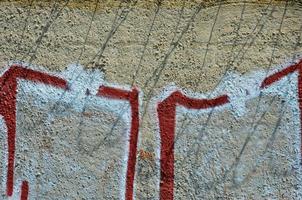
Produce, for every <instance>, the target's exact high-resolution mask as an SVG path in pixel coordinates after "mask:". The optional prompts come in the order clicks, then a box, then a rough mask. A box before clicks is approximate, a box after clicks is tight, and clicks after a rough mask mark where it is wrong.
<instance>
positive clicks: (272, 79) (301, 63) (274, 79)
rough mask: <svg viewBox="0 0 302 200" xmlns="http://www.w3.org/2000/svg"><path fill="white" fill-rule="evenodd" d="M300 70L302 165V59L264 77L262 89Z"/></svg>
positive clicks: (299, 96)
mask: <svg viewBox="0 0 302 200" xmlns="http://www.w3.org/2000/svg"><path fill="white" fill-rule="evenodd" d="M296 71H297V72H298V83H297V84H298V103H299V111H300V138H301V139H300V140H301V143H300V145H301V146H300V154H301V161H300V163H301V165H302V60H300V61H299V62H297V63H296V64H293V65H291V66H289V67H287V68H285V69H283V70H281V71H279V72H276V73H274V74H272V75H270V76H268V77H266V78H265V79H264V81H263V82H262V83H261V89H264V88H267V87H269V86H270V85H271V84H273V83H275V82H277V81H279V80H280V79H282V78H283V77H285V76H287V75H289V74H291V73H294V72H296Z"/></svg>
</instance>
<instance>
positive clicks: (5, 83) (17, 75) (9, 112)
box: [0, 65, 67, 198]
mask: <svg viewBox="0 0 302 200" xmlns="http://www.w3.org/2000/svg"><path fill="white" fill-rule="evenodd" d="M18 79H25V80H30V81H33V82H39V83H44V84H48V85H52V86H55V87H58V88H62V89H67V82H66V81H65V80H64V79H62V78H58V77H56V76H52V75H48V74H46V73H43V72H38V71H35V70H32V69H27V68H25V67H23V66H21V65H12V66H11V67H10V68H9V69H8V70H7V71H6V72H5V73H4V74H3V76H2V77H0V114H1V115H2V116H3V118H4V120H5V123H6V126H7V140H8V141H7V143H8V167H7V182H6V194H7V196H12V194H13V185H14V163H15V141H16V98H17V93H18V88H17V87H18ZM26 188H28V183H24V184H23V185H22V190H23V189H24V195H23V196H25V193H26ZM24 198H25V197H24Z"/></svg>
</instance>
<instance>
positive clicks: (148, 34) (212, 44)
mask: <svg viewBox="0 0 302 200" xmlns="http://www.w3.org/2000/svg"><path fill="white" fill-rule="evenodd" d="M301 13H302V4H301V2H299V1H289V2H287V3H286V2H285V1H278V2H275V1H270V2H269V1H250V2H245V3H244V2H243V1H242V2H241V1H223V2H215V1H211V2H210V1H209V2H201V3H200V2H193V1H192V2H185V3H183V2H179V1H166V2H163V3H161V4H157V3H156V2H152V1H146V2H137V3H136V2H134V1H129V2H128V1H125V2H122V3H120V2H119V1H106V2H103V1H100V2H99V3H98V4H95V3H94V2H90V1H89V2H88V1H87V2H86V3H85V2H81V1H70V2H68V3H67V4H65V2H64V1H58V2H55V1H47V2H42V1H28V2H27V1H1V2H0V49H1V50H0V63H1V65H2V66H3V69H2V71H4V70H5V66H7V65H8V63H9V62H13V61H22V62H26V63H30V64H33V65H34V66H33V67H32V68H34V69H40V70H42V71H44V72H52V73H55V74H57V75H60V76H61V77H64V78H66V79H67V80H68V81H69V83H70V86H71V88H72V89H73V91H74V93H73V95H74V96H72V95H71V94H70V95H71V96H68V95H69V94H66V95H65V94H64V95H63V98H61V99H60V101H59V103H58V105H57V106H55V107H54V105H53V104H54V102H57V101H56V99H57V98H58V96H60V95H58V94H56V92H55V91H54V90H53V89H52V91H54V93H53V94H52V93H50V94H46V93H43V91H45V88H44V87H43V86H37V85H34V86H31V85H32V84H33V83H27V82H26V81H25V82H24V81H23V82H20V86H21V87H20V89H19V93H18V104H17V130H18V131H17V154H16V157H17V158H19V159H17V163H16V191H17V190H18V189H19V188H20V181H21V180H23V179H24V178H26V179H27V180H29V183H30V193H29V199H123V198H124V196H123V192H124V184H123V183H124V178H125V177H123V174H124V173H123V171H125V159H126V158H125V157H126V155H127V153H126V152H127V138H126V137H127V133H128V132H127V131H128V129H129V116H128V115H129V111H128V110H129V109H128V106H129V105H125V103H124V104H123V103H121V102H117V103H116V102H114V101H112V100H110V101H108V104H106V100H105V99H103V100H100V99H99V100H94V99H86V96H85V91H86V88H92V91H94V92H93V93H94V94H95V91H96V90H97V88H98V86H99V85H101V84H102V83H104V80H105V81H106V82H107V83H110V84H115V85H117V86H119V87H124V86H125V87H127V88H131V86H132V85H135V86H137V87H138V88H139V89H140V95H141V106H140V108H141V110H140V114H141V125H140V136H139V147H138V153H137V159H138V160H137V165H136V176H135V189H134V192H135V197H136V199H158V198H159V133H158V131H159V130H158V121H157V118H156V102H157V100H158V99H162V98H163V97H164V96H165V95H164V94H165V92H163V91H165V90H167V91H170V90H171V88H174V87H175V86H177V88H181V89H183V90H185V91H187V92H188V93H189V94H191V96H194V97H214V96H215V95H219V94H222V93H223V92H228V93H230V94H231V97H232V98H231V100H232V101H231V105H232V106H231V107H223V108H220V109H218V110H215V111H214V112H213V114H211V120H209V121H207V118H208V115H209V111H196V112H194V111H192V112H188V110H187V109H182V108H178V110H177V125H176V135H177V137H179V139H177V141H176V142H175V160H176V162H175V187H174V189H175V191H174V195H175V199H219V198H221V199H224V198H225V199H301V198H302V194H301V190H302V188H301V166H300V165H299V163H300V159H301V158H300V151H301V150H300V149H299V146H300V132H299V130H300V124H299V120H298V119H299V117H297V116H298V112H299V111H298V110H297V104H296V102H297V97H296V96H294V95H293V94H295V95H296V93H295V91H297V88H296V85H295V84H285V85H290V86H291V87H290V88H287V89H284V88H283V89H280V88H279V89H278V88H277V89H276V88H275V89H272V92H269V91H268V92H267V93H265V94H264V96H262V97H260V98H259V97H258V96H259V91H257V90H256V89H255V88H256V87H254V85H255V84H256V85H257V84H258V85H259V84H260V82H261V80H262V79H263V78H264V77H266V75H268V74H269V73H271V72H272V70H273V69H278V68H279V69H281V68H284V66H279V65H280V64H282V63H286V62H290V61H291V60H292V59H293V58H295V57H297V55H299V54H301V52H302V42H301V31H302V24H301V19H302V18H301ZM70 64H81V65H82V66H83V67H84V68H85V69H92V70H91V71H88V72H85V71H83V70H81V69H80V68H78V67H76V65H72V67H70V68H68V69H67V67H68V66H69V65H70ZM39 66H43V67H39ZM268 69H270V70H268ZM99 71H101V72H99ZM295 76H296V75H293V77H292V78H293V79H296V77H295ZM240 77H241V78H240ZM295 83H296V82H295ZM258 85H257V86H258ZM227 86H232V87H227ZM43 88H44V89H43ZM224 88H228V89H224ZM287 91H291V92H289V93H288V92H287ZM39 93H40V95H38V94H39ZM41 93H42V94H41ZM167 93H169V92H167ZM198 94H203V95H201V96H199V95H198ZM243 94H251V95H247V96H248V98H245V96H244V95H243ZM276 94H278V96H276ZM282 95H283V96H282ZM104 102H105V103H104ZM84 104H85V106H84ZM106 105H107V106H106ZM259 105H260V106H259ZM118 106H122V107H118ZM83 107H85V109H87V110H85V112H83ZM86 107H87V108H86ZM124 110H125V111H124ZM121 111H122V112H121ZM121 113H123V115H125V117H124V118H123V119H119V120H118V124H117V125H116V126H115V127H114V129H113V130H114V131H112V126H113V124H114V123H113V122H114V121H116V119H117V118H119V117H118V116H119V115H121ZM280 113H281V114H280ZM262 114H263V116H262ZM261 116H262V117H261ZM281 116H282V117H281ZM258 118H259V120H258ZM260 118H261V119H260ZM205 122H206V126H204V124H205ZM276 124H278V127H277V129H276V130H275V127H276ZM255 126H256V128H255V130H254V131H253V130H251V129H253V128H254V127H255ZM108 132H110V133H112V135H110V137H109V138H108V139H106V140H105V139H104V135H106V134H107V133H108ZM248 135H250V137H249V136H248ZM122 136H125V137H122ZM5 137H6V135H5V126H2V129H1V145H2V147H1V152H3V153H1V158H3V162H1V169H2V170H1V176H2V179H3V181H2V182H3V183H2V185H3V187H2V188H1V190H0V191H1V195H2V198H4V199H6V198H7V197H6V196H5V173H6V171H5V167H6V166H5V160H6V158H5V156H6V154H5V152H6V146H5ZM247 138H249V142H248V143H247V145H246V147H245V150H244V151H243V153H242V154H240V151H241V149H242V148H243V147H244V146H245V145H244V144H245V142H246V141H247ZM95 146H98V148H95ZM239 155H241V158H240V160H238V161H236V158H237V157H238V156H239ZM18 181H19V182H18ZM18 195H19V193H16V196H14V197H13V198H15V199H19V197H18Z"/></svg>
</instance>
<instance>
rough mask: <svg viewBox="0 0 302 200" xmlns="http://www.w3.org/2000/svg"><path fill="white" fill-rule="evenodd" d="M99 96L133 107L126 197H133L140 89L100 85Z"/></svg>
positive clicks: (128, 198)
mask: <svg viewBox="0 0 302 200" xmlns="http://www.w3.org/2000/svg"><path fill="white" fill-rule="evenodd" d="M97 95H98V96H104V97H107V98H112V99H120V100H127V101H129V103H130V107H131V128H130V141H129V155H128V163H127V174H126V191H125V199H126V200H132V199H133V184H134V175H135V165H136V153H137V142H138V132H139V108H138V107H139V102H138V98H139V96H138V90H137V89H136V88H133V89H132V91H127V90H121V89H117V88H112V87H106V86H100V88H99V91H98V93H97Z"/></svg>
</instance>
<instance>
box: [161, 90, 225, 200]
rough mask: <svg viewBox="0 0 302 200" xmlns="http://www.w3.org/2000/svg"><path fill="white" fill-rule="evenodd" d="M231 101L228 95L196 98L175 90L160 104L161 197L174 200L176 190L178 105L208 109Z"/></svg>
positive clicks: (162, 199) (163, 199)
mask: <svg viewBox="0 0 302 200" xmlns="http://www.w3.org/2000/svg"><path fill="white" fill-rule="evenodd" d="M226 103H229V100H228V96H227V95H223V96H220V97H217V98H215V99H194V98H189V97H187V96H185V95H184V94H182V93H181V92H180V91H175V92H173V93H172V94H171V95H170V96H169V97H168V98H166V99H165V100H163V101H162V102H160V103H159V104H158V107H157V114H158V119H159V128H160V138H161V149H160V199H161V200H173V195H174V194H173V190H174V138H175V123H176V122H175V118H176V106H179V105H180V106H184V107H185V108H188V109H207V108H213V107H216V106H221V105H224V104H226Z"/></svg>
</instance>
